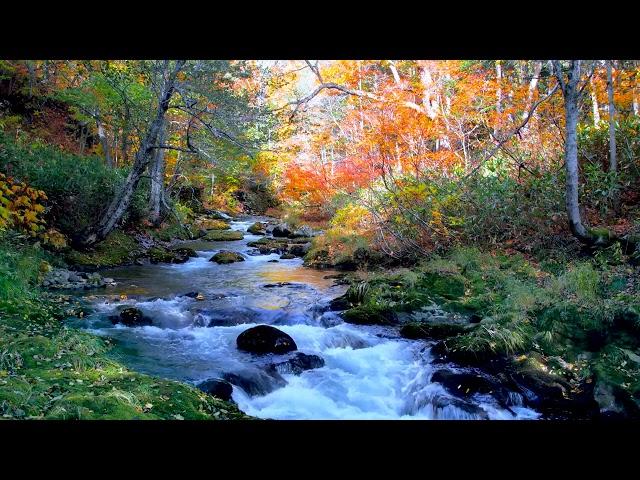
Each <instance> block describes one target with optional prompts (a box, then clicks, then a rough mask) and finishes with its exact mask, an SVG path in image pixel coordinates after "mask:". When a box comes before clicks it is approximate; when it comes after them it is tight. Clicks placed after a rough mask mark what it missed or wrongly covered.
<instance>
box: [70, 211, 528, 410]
mask: <svg viewBox="0 0 640 480" xmlns="http://www.w3.org/2000/svg"><path fill="white" fill-rule="evenodd" d="M268 221H269V219H266V218H259V217H251V218H245V219H239V220H234V221H232V222H231V224H230V226H231V228H230V230H229V231H231V232H238V235H239V236H241V239H238V240H230V239H222V240H210V239H205V238H202V239H199V240H195V241H188V242H183V243H182V244H181V245H180V247H182V248H188V249H192V250H193V251H194V252H195V256H191V257H190V258H188V259H187V261H185V262H183V263H171V264H163V263H157V264H152V263H148V264H144V265H139V266H138V265H133V266H125V267H117V268H111V269H107V270H102V271H101V272H100V273H101V274H102V275H103V276H106V277H107V278H113V279H114V282H115V285H113V284H112V285H110V286H107V287H106V288H105V290H103V291H86V292H85V291H83V293H82V294H81V295H82V296H83V298H84V300H85V301H86V302H87V303H89V304H90V307H91V308H92V310H93V313H91V314H90V315H88V316H86V317H85V318H83V319H71V320H69V323H70V324H71V325H73V326H75V327H78V328H83V329H87V330H89V331H91V332H93V333H95V334H98V335H101V336H105V337H109V338H111V339H113V341H114V342H115V344H116V348H115V350H114V355H116V356H117V357H118V359H119V360H120V361H122V362H123V363H125V364H127V365H129V366H130V367H132V368H135V369H137V370H139V371H142V372H145V373H150V374H154V375H159V376H162V377H165V378H170V379H177V380H181V381H184V382H188V383H191V384H193V385H196V386H199V387H200V388H201V389H202V390H204V391H207V392H208V393H210V394H212V395H215V396H218V397H220V398H223V399H231V400H232V401H234V402H236V403H237V405H238V406H239V407H240V409H241V410H243V411H244V412H246V413H247V414H249V415H252V416H256V417H261V418H276V419H412V418H414V419H535V418H539V417H540V413H539V412H538V411H536V409H535V408H532V407H531V402H528V400H527V396H526V395H525V394H523V390H522V389H521V388H520V387H518V386H517V385H514V384H513V383H509V382H501V381H500V379H499V378H497V377H496V376H495V375H493V374H491V373H488V372H486V371H483V370H479V369H477V368H475V367H472V366H463V365H461V364H457V363H454V362H452V361H450V360H448V359H446V358H444V357H442V356H441V355H439V354H438V353H437V348H436V351H434V348H433V347H434V346H436V345H437V344H436V343H435V341H434V340H427V341H424V340H419V341H416V340H413V339H411V338H405V337H411V336H412V335H411V332H409V334H407V332H406V331H405V332H401V329H402V328H405V329H406V328H414V329H415V328H416V327H415V326H414V327H407V326H406V325H405V323H406V322H397V321H395V320H397V319H394V321H389V322H381V323H380V324H378V325H369V324H362V323H363V322H358V321H357V318H348V316H347V315H345V314H344V311H345V310H347V309H348V308H349V307H350V305H348V304H347V303H346V302H345V300H344V297H343V295H344V294H345V292H346V290H347V287H346V286H345V285H343V284H342V283H343V282H340V280H339V275H338V272H333V271H326V270H325V271H319V270H314V269H309V268H305V267H303V265H302V259H301V258H300V256H301V255H304V250H305V249H307V248H308V246H309V245H308V244H309V235H310V234H312V233H313V232H307V231H305V232H293V231H285V228H284V227H281V228H279V229H277V228H276V227H275V226H270V225H269V224H268ZM285 227H286V226H285ZM302 234H304V235H302ZM238 235H235V237H238ZM221 253H222V254H223V255H222V256H221V255H220V254H221ZM216 255H217V257H216ZM215 258H218V259H221V258H224V259H234V260H233V261H226V260H224V261H220V262H218V261H216V260H215ZM239 259H241V260H239ZM432 314H434V315H440V312H438V311H437V310H434V312H432ZM345 320H346V321H345ZM403 325H405V326H403ZM420 332H421V330H418V331H417V332H414V335H413V336H414V337H415V338H422V337H421V333H420ZM401 333H402V334H401ZM423 333H424V332H423ZM403 335H404V336H403ZM434 338H435V337H434ZM512 387H513V388H512Z"/></svg>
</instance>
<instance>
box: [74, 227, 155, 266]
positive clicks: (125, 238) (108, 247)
mask: <svg viewBox="0 0 640 480" xmlns="http://www.w3.org/2000/svg"><path fill="white" fill-rule="evenodd" d="M142 253H143V249H142V248H141V247H140V245H139V244H138V242H137V241H136V240H135V239H134V238H133V237H131V236H130V235H127V234H126V233H124V232H122V231H120V230H114V231H113V232H111V233H110V234H109V235H108V236H107V238H106V239H105V240H104V241H102V242H100V243H98V244H97V245H96V246H95V248H93V249H91V250H87V251H82V252H79V251H75V250H72V251H70V252H69V253H68V254H67V255H66V256H65V260H66V261H67V262H68V263H69V264H71V265H78V266H82V267H89V268H99V267H116V266H119V265H126V264H129V263H131V262H133V261H134V260H135V258H137V257H138V256H139V255H140V254H142Z"/></svg>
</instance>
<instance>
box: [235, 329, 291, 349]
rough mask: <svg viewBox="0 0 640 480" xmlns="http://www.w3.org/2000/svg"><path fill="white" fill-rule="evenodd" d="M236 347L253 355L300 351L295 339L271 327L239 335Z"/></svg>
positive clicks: (246, 331) (250, 330) (249, 330)
mask: <svg viewBox="0 0 640 480" xmlns="http://www.w3.org/2000/svg"><path fill="white" fill-rule="evenodd" d="M236 345H237V347H238V348H239V349H240V350H245V351H247V352H251V353H287V352H291V351H293V350H297V349H298V346H297V345H296V342H295V341H294V340H293V338H291V337H290V336H289V335H287V334H286V333H284V332H283V331H281V330H278V329H277V328H274V327H272V326H270V325H258V326H257V327H252V328H249V329H248V330H245V331H244V332H242V333H241V334H240V335H238V338H237V339H236Z"/></svg>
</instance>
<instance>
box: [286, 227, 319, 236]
mask: <svg viewBox="0 0 640 480" xmlns="http://www.w3.org/2000/svg"><path fill="white" fill-rule="evenodd" d="M314 235H315V232H314V231H313V228H311V227H309V226H307V225H303V226H302V227H300V228H298V229H297V230H295V231H294V232H293V233H292V234H291V236H292V237H313V236H314Z"/></svg>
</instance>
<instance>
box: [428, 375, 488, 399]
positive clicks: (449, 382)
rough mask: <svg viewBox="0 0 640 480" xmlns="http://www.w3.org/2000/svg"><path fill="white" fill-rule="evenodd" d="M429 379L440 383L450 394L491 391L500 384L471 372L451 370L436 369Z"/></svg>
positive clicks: (467, 394) (458, 394)
mask: <svg viewBox="0 0 640 480" xmlns="http://www.w3.org/2000/svg"><path fill="white" fill-rule="evenodd" d="M431 381H433V382H437V383H440V384H442V386H443V387H444V388H445V389H446V390H447V391H448V392H449V393H450V394H452V395H456V396H461V397H468V396H471V395H475V394H476V393H493V392H495V391H498V390H499V389H500V386H499V385H498V384H496V383H495V382H492V381H491V380H489V379H487V378H485V377H482V376H480V375H476V374H473V373H459V372H453V371H451V370H438V371H436V372H435V373H434V374H433V376H432V377H431Z"/></svg>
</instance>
